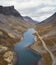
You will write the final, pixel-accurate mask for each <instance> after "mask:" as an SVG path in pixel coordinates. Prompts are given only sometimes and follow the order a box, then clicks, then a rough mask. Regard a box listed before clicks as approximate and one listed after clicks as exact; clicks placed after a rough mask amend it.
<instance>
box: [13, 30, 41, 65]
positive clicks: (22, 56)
mask: <svg viewBox="0 0 56 65" xmlns="http://www.w3.org/2000/svg"><path fill="white" fill-rule="evenodd" d="M33 33H35V30H34V29H28V31H27V32H25V33H24V35H23V37H24V38H23V40H22V41H20V42H19V43H17V44H16V45H15V48H14V50H15V52H16V54H17V62H16V65H37V61H39V60H40V59H41V56H40V55H39V54H35V53H34V52H32V51H31V50H30V49H28V48H26V47H27V46H29V45H31V44H33V43H34V35H33Z"/></svg>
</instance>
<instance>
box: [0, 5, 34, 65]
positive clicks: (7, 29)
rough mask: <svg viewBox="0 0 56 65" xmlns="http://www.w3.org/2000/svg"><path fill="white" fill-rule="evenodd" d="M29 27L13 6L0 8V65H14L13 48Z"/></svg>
mask: <svg viewBox="0 0 56 65" xmlns="http://www.w3.org/2000/svg"><path fill="white" fill-rule="evenodd" d="M31 27H34V26H33V25H32V26H31V25H30V24H29V23H26V21H25V20H24V19H23V17H22V16H21V15H20V13H19V12H18V11H17V10H16V9H15V8H14V6H7V7H3V6H0V65H14V62H15V59H13V58H16V57H15V53H14V51H13V47H14V45H15V43H16V42H19V41H20V40H21V38H22V36H23V33H24V32H25V31H26V30H27V29H28V28H31ZM8 53H9V54H8Z"/></svg>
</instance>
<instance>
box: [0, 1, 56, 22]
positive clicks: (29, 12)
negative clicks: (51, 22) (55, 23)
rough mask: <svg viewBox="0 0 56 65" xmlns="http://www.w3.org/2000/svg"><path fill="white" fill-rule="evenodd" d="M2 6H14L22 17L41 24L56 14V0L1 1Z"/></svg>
mask: <svg viewBox="0 0 56 65" xmlns="http://www.w3.org/2000/svg"><path fill="white" fill-rule="evenodd" d="M0 5H3V6H11V5H14V7H15V9H17V10H18V12H20V14H21V15H22V16H29V17H31V18H32V19H34V20H37V21H39V22H40V21H43V20H45V19H46V18H48V17H50V16H51V15H52V14H54V13H55V12H56V0H0Z"/></svg>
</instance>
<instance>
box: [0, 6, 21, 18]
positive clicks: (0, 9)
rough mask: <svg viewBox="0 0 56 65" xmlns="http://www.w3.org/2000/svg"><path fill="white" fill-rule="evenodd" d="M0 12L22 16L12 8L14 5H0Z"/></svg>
mask: <svg viewBox="0 0 56 65" xmlns="http://www.w3.org/2000/svg"><path fill="white" fill-rule="evenodd" d="M0 14H4V15H12V16H16V17H21V18H22V16H21V15H20V13H19V12H18V11H17V10H16V9H15V8H14V6H7V7H3V6H0Z"/></svg>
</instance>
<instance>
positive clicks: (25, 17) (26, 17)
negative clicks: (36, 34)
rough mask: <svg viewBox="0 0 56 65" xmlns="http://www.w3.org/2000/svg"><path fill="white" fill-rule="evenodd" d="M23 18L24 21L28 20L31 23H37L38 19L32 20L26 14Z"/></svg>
mask: <svg viewBox="0 0 56 65" xmlns="http://www.w3.org/2000/svg"><path fill="white" fill-rule="evenodd" d="M23 18H24V20H25V21H27V22H29V23H31V24H33V25H34V24H38V23H39V22H38V21H35V20H33V19H32V18H30V17H28V16H24V17H23Z"/></svg>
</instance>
